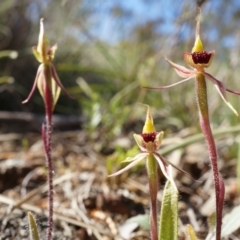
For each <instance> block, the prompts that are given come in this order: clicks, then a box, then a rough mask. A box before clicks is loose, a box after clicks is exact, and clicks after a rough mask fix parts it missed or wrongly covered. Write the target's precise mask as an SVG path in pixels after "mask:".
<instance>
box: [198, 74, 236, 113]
mask: <svg viewBox="0 0 240 240" xmlns="http://www.w3.org/2000/svg"><path fill="white" fill-rule="evenodd" d="M203 74H204V75H205V76H206V77H207V78H208V79H209V80H210V81H212V82H213V83H214V85H215V87H216V89H217V90H218V92H219V94H220V96H221V98H222V99H223V101H224V102H225V103H226V104H227V106H228V107H229V108H230V109H231V110H232V111H233V112H234V113H235V114H236V115H237V116H238V113H237V111H236V110H235V109H234V107H233V106H232V105H231V104H230V103H229V102H228V101H227V97H226V87H225V85H224V83H222V82H221V81H219V80H217V79H216V78H214V77H213V76H212V75H211V74H209V73H206V72H203Z"/></svg>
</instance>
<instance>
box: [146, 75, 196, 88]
mask: <svg viewBox="0 0 240 240" xmlns="http://www.w3.org/2000/svg"><path fill="white" fill-rule="evenodd" d="M195 76H196V74H194V75H193V76H191V77H189V78H186V79H183V80H182V81H179V82H176V83H173V84H171V85H167V86H161V87H143V88H148V89H153V90H161V89H166V88H171V87H174V86H176V85H178V84H181V83H183V82H186V81H188V80H190V79H192V78H194V77H195Z"/></svg>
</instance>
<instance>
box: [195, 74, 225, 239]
mask: <svg viewBox="0 0 240 240" xmlns="http://www.w3.org/2000/svg"><path fill="white" fill-rule="evenodd" d="M196 93H197V104H198V109H199V118H200V126H201V129H202V132H203V134H204V136H205V139H206V142H207V146H208V151H209V157H210V161H211V166H212V171H213V179H214V186H215V194H216V240H220V239H221V225H222V209H223V198H224V183H223V181H222V179H220V178H221V176H220V173H219V171H218V163H217V150H216V145H215V141H214V138H213V134H212V130H211V126H210V121H209V114H208V102H207V85H206V81H205V78H204V76H203V74H201V73H199V74H198V75H197V77H196ZM220 199H221V200H220Z"/></svg>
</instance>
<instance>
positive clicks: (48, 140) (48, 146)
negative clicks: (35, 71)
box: [42, 65, 54, 240]
mask: <svg viewBox="0 0 240 240" xmlns="http://www.w3.org/2000/svg"><path fill="white" fill-rule="evenodd" d="M44 76H45V80H46V81H44V82H43V83H42V84H43V89H44V91H43V94H44V103H45V112H46V113H45V114H46V125H45V126H43V128H42V131H43V132H42V138H43V142H44V147H45V155H46V166H47V168H48V231H47V240H52V233H53V195H54V192H53V163H52V109H53V98H52V92H51V85H50V84H51V71H50V66H49V65H44Z"/></svg>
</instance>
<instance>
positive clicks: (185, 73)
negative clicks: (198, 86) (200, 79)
mask: <svg viewBox="0 0 240 240" xmlns="http://www.w3.org/2000/svg"><path fill="white" fill-rule="evenodd" d="M165 59H166V61H167V62H168V63H169V64H170V65H171V66H172V67H174V69H175V71H176V72H177V74H178V75H179V76H180V77H182V78H193V77H195V76H196V74H197V72H196V71H195V70H190V69H188V68H185V67H183V66H181V65H179V64H176V63H174V62H172V61H170V60H169V59H167V58H165Z"/></svg>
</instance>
